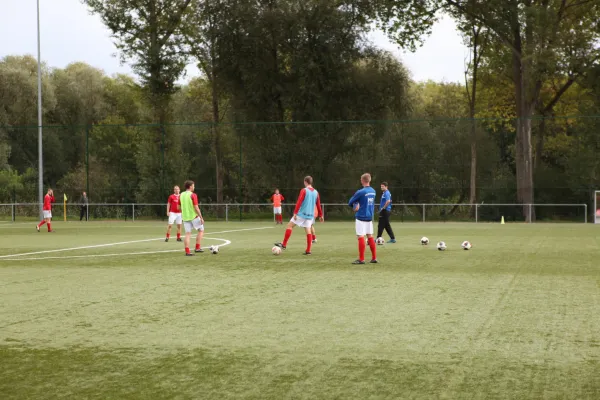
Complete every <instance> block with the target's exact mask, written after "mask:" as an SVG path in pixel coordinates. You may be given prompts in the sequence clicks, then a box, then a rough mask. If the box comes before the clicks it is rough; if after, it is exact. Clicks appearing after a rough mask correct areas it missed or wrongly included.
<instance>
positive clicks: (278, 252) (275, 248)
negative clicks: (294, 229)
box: [271, 246, 281, 256]
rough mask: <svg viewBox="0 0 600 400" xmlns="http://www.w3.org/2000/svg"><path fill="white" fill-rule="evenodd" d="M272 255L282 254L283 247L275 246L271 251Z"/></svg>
mask: <svg viewBox="0 0 600 400" xmlns="http://www.w3.org/2000/svg"><path fill="white" fill-rule="evenodd" d="M271 253H273V255H274V256H278V255H280V254H281V247H279V246H273V248H272V249H271Z"/></svg>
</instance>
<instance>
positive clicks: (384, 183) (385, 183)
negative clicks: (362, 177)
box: [381, 181, 389, 187]
mask: <svg viewBox="0 0 600 400" xmlns="http://www.w3.org/2000/svg"><path fill="white" fill-rule="evenodd" d="M381 184H382V185H383V186H385V187H388V186H389V185H388V183H387V182H385V181H383V182H381Z"/></svg>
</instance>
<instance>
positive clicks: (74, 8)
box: [0, 0, 468, 82]
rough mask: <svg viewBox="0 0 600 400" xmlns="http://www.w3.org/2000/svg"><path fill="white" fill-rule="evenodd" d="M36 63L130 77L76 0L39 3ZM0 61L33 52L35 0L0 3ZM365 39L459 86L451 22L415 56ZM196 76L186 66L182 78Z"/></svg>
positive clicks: (417, 74)
mask: <svg viewBox="0 0 600 400" xmlns="http://www.w3.org/2000/svg"><path fill="white" fill-rule="evenodd" d="M39 1H40V33H41V54H42V60H43V61H45V62H46V63H47V64H48V65H49V66H50V67H59V68H64V67H65V66H67V65H68V64H69V63H72V62H75V61H83V62H86V63H88V64H90V65H92V66H94V67H96V68H100V69H102V70H103V71H104V72H105V73H106V74H108V75H112V74H115V73H129V74H132V72H131V68H130V67H129V66H128V65H127V64H125V65H121V63H120V60H119V58H118V57H117V49H116V47H115V46H114V44H113V42H112V39H111V38H110V32H109V31H108V29H107V28H106V27H104V25H103V24H102V21H100V18H99V17H98V16H95V15H90V13H89V12H88V10H87V8H86V6H84V5H83V4H81V2H80V0H39ZM0 4H1V7H2V21H1V23H0V38H1V39H0V58H2V57H4V56H6V55H24V54H31V55H33V56H36V54H37V29H36V0H0ZM369 39H370V40H371V41H372V42H373V43H374V44H375V45H377V46H378V47H380V48H383V49H386V50H388V51H390V52H392V53H393V54H394V55H395V56H396V57H397V58H399V59H400V60H401V61H402V62H403V63H404V65H405V66H406V67H408V69H409V70H410V72H411V76H412V78H413V79H414V80H416V81H426V80H429V79H431V80H434V81H438V82H441V81H444V82H463V80H464V72H463V71H464V64H465V57H466V56H467V55H468V50H467V48H466V47H465V46H464V45H463V43H462V40H461V38H460V36H459V35H458V33H457V32H456V29H455V25H454V23H453V21H452V20H451V19H449V18H447V17H446V18H443V19H441V20H440V21H439V22H438V23H437V24H436V25H435V26H434V27H433V32H432V34H431V35H430V36H428V37H427V38H426V39H425V42H424V45H423V46H422V47H420V48H419V49H418V50H417V51H416V52H415V53H411V52H405V51H402V50H400V49H399V48H398V46H397V45H395V44H393V43H391V42H390V41H389V40H388V39H387V37H386V36H385V35H384V34H383V33H382V32H380V31H375V32H372V33H371V34H370V35H369ZM198 74H199V72H198V70H197V69H196V68H195V67H192V66H191V67H189V68H188V70H187V73H186V78H184V80H187V79H190V78H191V77H194V76H197V75H198Z"/></svg>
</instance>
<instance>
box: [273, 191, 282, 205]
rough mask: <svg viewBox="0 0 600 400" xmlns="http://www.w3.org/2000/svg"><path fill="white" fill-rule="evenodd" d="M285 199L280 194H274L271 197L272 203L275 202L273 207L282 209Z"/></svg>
mask: <svg viewBox="0 0 600 400" xmlns="http://www.w3.org/2000/svg"><path fill="white" fill-rule="evenodd" d="M284 200H285V198H284V197H283V195H282V194H281V193H280V194H274V195H273V196H271V201H272V202H273V207H281V202H282V201H284Z"/></svg>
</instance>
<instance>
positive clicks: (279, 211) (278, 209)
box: [273, 207, 281, 214]
mask: <svg viewBox="0 0 600 400" xmlns="http://www.w3.org/2000/svg"><path fill="white" fill-rule="evenodd" d="M273 214H281V207H273Z"/></svg>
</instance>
